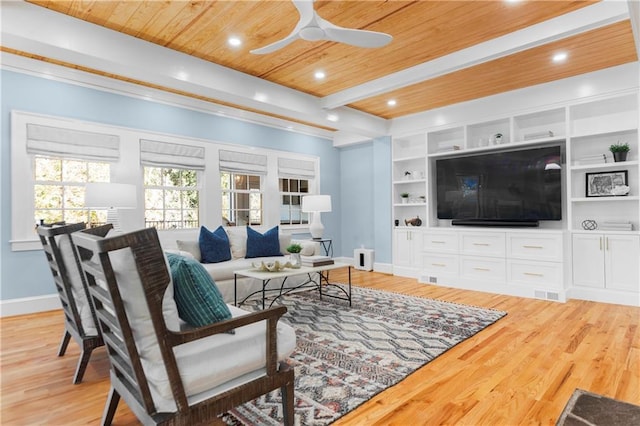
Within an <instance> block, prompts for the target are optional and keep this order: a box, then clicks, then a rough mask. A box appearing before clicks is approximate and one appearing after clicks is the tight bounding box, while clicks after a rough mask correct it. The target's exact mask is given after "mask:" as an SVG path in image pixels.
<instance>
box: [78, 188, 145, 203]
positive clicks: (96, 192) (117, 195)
mask: <svg viewBox="0 0 640 426" xmlns="http://www.w3.org/2000/svg"><path fill="white" fill-rule="evenodd" d="M84 205H85V207H89V208H112V209H135V208H136V207H137V205H138V200H137V197H136V186H135V185H131V184H127V183H87V184H86V186H85V194H84Z"/></svg>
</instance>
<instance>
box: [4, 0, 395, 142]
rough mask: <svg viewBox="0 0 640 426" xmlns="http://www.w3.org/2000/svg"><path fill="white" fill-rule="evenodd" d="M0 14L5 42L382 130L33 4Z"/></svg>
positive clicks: (353, 127) (255, 105) (344, 111)
mask: <svg viewBox="0 0 640 426" xmlns="http://www.w3.org/2000/svg"><path fill="white" fill-rule="evenodd" d="M1 19H2V45H3V46H5V47H8V48H13V49H16V50H19V51H25V52H28V53H32V54H35V55H41V56H43V57H47V58H52V59H56V60H59V61H63V62H68V63H71V64H76V65H80V66H84V67H87V68H91V69H96V70H100V71H102V72H105V73H112V74H115V75H119V76H123V77H126V78H130V79H133V80H138V81H144V82H148V83H151V84H154V85H158V86H161V87H169V88H172V89H175V90H181V91H184V92H187V93H194V94H197V95H201V96H205V97H209V98H212V99H215V100H218V101H220V102H226V103H231V104H235V105H239V106H242V107H246V108H252V109H256V110H258V111H264V112H265V113H269V114H277V115H280V116H284V117H290V118H291V119H292V120H299V121H304V122H308V123H313V124H315V125H318V126H325V127H332V128H337V129H339V130H341V131H345V132H353V133H356V134H359V135H366V136H369V137H377V136H380V135H384V134H386V132H387V124H386V120H384V119H382V118H379V117H375V116H373V115H371V114H366V113H363V112H360V111H357V110H354V109H352V108H345V107H342V108H339V109H337V110H336V111H335V112H334V114H336V115H338V117H339V120H338V121H330V120H329V119H328V118H327V111H326V110H325V109H322V108H321V107H320V100H319V98H317V97H315V96H311V95H308V94H305V93H302V92H299V91H296V90H293V89H290V88H287V87H284V86H281V85H278V84H275V83H271V82H268V81H266V80H263V79H260V78H257V77H253V76H250V75H248V74H244V73H241V72H239V71H235V70H233V69H230V68H227V67H223V66H220V65H217V64H213V63H211V62H208V61H204V60H202V59H199V58H195V57H193V56H189V55H186V54H183V53H180V52H177V51H174V50H171V49H167V48H165V47H162V46H159V45H156V44H153V43H150V42H147V41H144V40H141V39H138V38H135V37H132V36H128V35H126V34H123V33H119V32H117V31H113V30H110V29H107V28H104V27H100V26H98V25H95V24H91V23H88V22H85V21H82V20H79V19H76V18H72V17H70V16H67V15H64V14H61V13H57V12H53V11H51V10H49V9H46V8H43V7H40V6H36V5H33V4H29V3H26V2H3V5H2V16H1Z"/></svg>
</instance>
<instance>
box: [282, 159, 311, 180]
mask: <svg viewBox="0 0 640 426" xmlns="http://www.w3.org/2000/svg"><path fill="white" fill-rule="evenodd" d="M278 176H279V177H281V178H298V179H300V178H302V179H315V177H316V163H315V162H314V161H307V160H299V159H294V158H278Z"/></svg>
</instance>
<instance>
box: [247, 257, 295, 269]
mask: <svg viewBox="0 0 640 426" xmlns="http://www.w3.org/2000/svg"><path fill="white" fill-rule="evenodd" d="M251 266H253V267H254V268H256V269H257V270H259V271H261V272H280V271H283V270H284V269H286V268H293V265H292V264H291V262H280V261H279V260H276V261H275V262H264V261H262V262H260V263H257V262H253V263H251Z"/></svg>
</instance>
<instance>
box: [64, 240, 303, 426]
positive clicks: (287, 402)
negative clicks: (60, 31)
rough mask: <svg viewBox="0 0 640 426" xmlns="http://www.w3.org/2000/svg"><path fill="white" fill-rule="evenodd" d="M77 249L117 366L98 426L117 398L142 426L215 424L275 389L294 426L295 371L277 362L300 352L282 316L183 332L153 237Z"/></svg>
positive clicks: (240, 316) (88, 243)
mask: <svg viewBox="0 0 640 426" xmlns="http://www.w3.org/2000/svg"><path fill="white" fill-rule="evenodd" d="M73 241H74V243H75V244H76V245H77V246H78V247H79V248H83V249H87V250H90V251H92V252H93V253H94V257H93V259H92V260H89V261H84V262H83V268H84V271H85V273H86V276H87V282H88V284H89V291H90V294H91V296H92V298H93V302H94V306H95V308H96V313H97V317H98V321H99V322H100V326H101V329H102V334H103V338H104V341H105V343H106V346H107V352H108V354H109V360H110V363H111V369H110V376H111V389H110V391H109V396H108V399H107V403H106V406H105V410H104V412H103V417H102V424H105V425H110V424H111V422H112V420H113V417H114V415H115V412H116V408H117V406H118V402H119V400H120V398H121V397H122V398H123V399H124V400H125V402H126V403H127V405H128V406H129V407H130V408H131V410H132V411H133V412H134V413H135V415H136V416H137V417H138V419H139V420H140V421H141V422H142V423H143V424H145V425H146V424H171V425H173V424H175V425H192V424H203V423H208V424H211V423H213V422H215V421H216V417H218V416H219V415H220V414H222V413H224V412H226V411H228V410H230V409H232V408H233V407H236V406H238V405H240V404H242V403H244V402H247V401H250V400H252V399H254V398H257V397H258V396H260V395H263V394H265V393H267V392H270V391H272V390H275V389H278V388H280V389H281V392H282V403H283V408H284V422H285V424H287V425H292V424H293V396H294V394H293V392H294V391H293V383H294V372H293V370H292V369H290V368H289V367H288V365H287V364H285V363H284V362H280V361H282V360H284V359H285V358H286V357H287V356H288V355H289V354H290V353H291V352H292V351H293V349H294V348H295V332H294V331H293V329H292V328H291V327H289V326H288V325H286V324H284V323H282V322H281V323H278V320H279V318H280V317H281V316H282V315H283V314H284V313H285V312H286V308H285V307H278V308H274V309H268V310H264V311H260V312H256V313H248V312H245V311H242V310H240V309H238V308H234V309H233V310H232V311H231V312H232V314H233V318H231V319H229V320H224V321H222V322H218V323H214V324H211V325H208V326H204V327H199V328H192V329H187V330H186V331H181V330H180V328H181V327H180V324H179V319H178V316H177V309H175V301H174V299H173V283H172V281H171V275H170V273H169V270H168V267H167V263H166V260H165V257H164V253H163V251H162V249H161V246H160V243H159V241H158V236H157V232H156V230H155V229H153V228H148V229H144V230H141V231H136V232H133V233H129V234H123V235H119V236H115V237H110V238H100V237H97V236H92V235H86V234H80V233H76V234H74V235H73ZM230 308H233V307H231V306H230ZM231 331H233V334H232V333H230V332H231ZM286 341H288V344H287V345H285V344H284V342H286Z"/></svg>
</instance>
